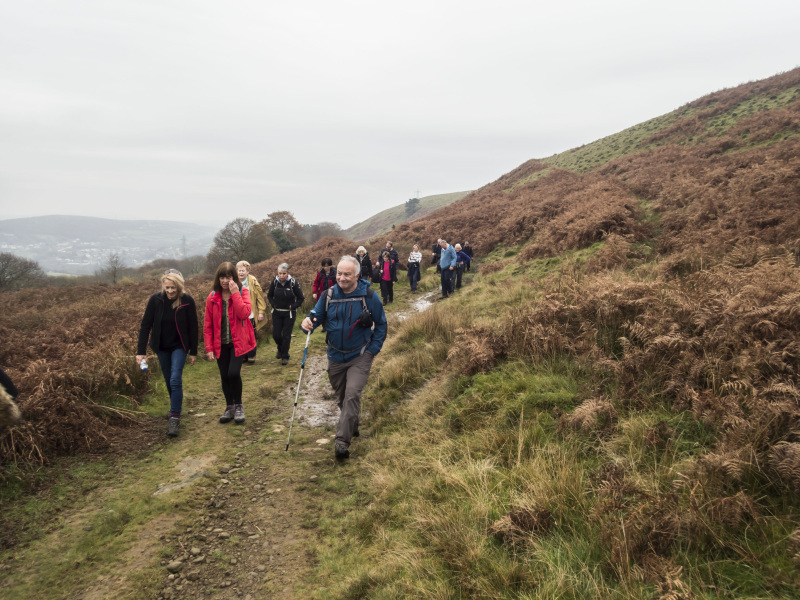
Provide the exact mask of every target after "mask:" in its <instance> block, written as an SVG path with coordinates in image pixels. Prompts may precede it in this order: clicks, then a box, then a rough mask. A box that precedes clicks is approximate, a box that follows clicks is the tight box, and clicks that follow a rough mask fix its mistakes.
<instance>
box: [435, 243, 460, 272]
mask: <svg viewBox="0 0 800 600" xmlns="http://www.w3.org/2000/svg"><path fill="white" fill-rule="evenodd" d="M439 266H440V267H442V269H449V268H450V267H455V266H456V249H455V248H453V244H449V245H448V246H447V248H445V249H444V250H442V257H441V258H440V259H439Z"/></svg>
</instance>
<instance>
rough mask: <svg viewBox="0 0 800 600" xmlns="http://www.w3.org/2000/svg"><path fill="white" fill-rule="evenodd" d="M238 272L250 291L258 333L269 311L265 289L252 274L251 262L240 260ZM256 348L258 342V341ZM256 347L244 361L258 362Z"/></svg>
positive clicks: (251, 313) (251, 318)
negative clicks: (265, 299)
mask: <svg viewBox="0 0 800 600" xmlns="http://www.w3.org/2000/svg"><path fill="white" fill-rule="evenodd" d="M236 273H237V274H238V275H239V282H240V283H241V284H242V287H243V288H247V289H248V291H249V292H250V306H251V308H250V323H252V325H253V333H256V332H257V331H258V330H259V329H261V327H263V325H264V323H266V321H265V320H264V315H265V314H266V312H267V303H266V302H265V301H264V290H262V289H261V284H259V283H258V279H256V278H255V277H254V276H253V275H250V263H249V262H247V261H246V260H240V261H239V262H238V263H236ZM256 348H258V342H257V341H256ZM256 348H253V350H252V351H251V352H250V353H249V354H248V355H247V356H245V357H244V362H246V363H248V364H250V365H252V364H255V362H256Z"/></svg>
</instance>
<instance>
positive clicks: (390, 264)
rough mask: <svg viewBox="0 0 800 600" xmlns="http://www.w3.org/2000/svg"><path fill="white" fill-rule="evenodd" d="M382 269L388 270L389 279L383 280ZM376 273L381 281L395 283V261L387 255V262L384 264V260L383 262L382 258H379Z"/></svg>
mask: <svg viewBox="0 0 800 600" xmlns="http://www.w3.org/2000/svg"><path fill="white" fill-rule="evenodd" d="M384 269H389V273H390V275H391V279H383V270H384ZM378 272H379V273H380V274H381V275H380V278H381V279H382V280H383V281H392V282H395V281H397V261H395V260H394V259H393V258H391V254H390V255H389V262H386V261H385V260H383V258H381V259H380V260H379V261H378Z"/></svg>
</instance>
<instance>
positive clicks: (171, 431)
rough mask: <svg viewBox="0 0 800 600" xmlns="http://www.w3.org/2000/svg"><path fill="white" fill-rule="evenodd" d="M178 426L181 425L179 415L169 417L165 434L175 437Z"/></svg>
mask: <svg viewBox="0 0 800 600" xmlns="http://www.w3.org/2000/svg"><path fill="white" fill-rule="evenodd" d="M180 426H181V420H180V418H179V417H170V418H169V426H168V427H167V435H168V436H169V437H177V436H178V427H180Z"/></svg>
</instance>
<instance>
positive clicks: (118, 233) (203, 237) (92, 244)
mask: <svg viewBox="0 0 800 600" xmlns="http://www.w3.org/2000/svg"><path fill="white" fill-rule="evenodd" d="M217 230H218V229H217V228H216V227H213V226H209V225H196V224H194V223H182V222H178V221H123V220H116V219H99V218H95V217H79V216H72V215H47V216H44V217H28V218H23V219H6V220H2V221H0V252H10V253H12V254H16V255H18V256H24V257H25V258H30V259H33V260H35V261H37V262H38V263H39V265H40V266H41V267H42V269H44V270H45V271H47V272H50V273H65V274H69V275H83V274H91V273H93V272H94V271H95V270H97V269H98V268H100V267H101V265H102V264H103V262H104V261H105V260H106V259H107V258H108V256H109V254H111V253H117V254H119V255H120V257H121V258H122V260H123V262H124V264H125V265H126V266H129V267H136V266H139V265H141V264H143V263H146V262H149V261H151V260H154V259H156V258H181V257H182V256H183V254H184V250H185V252H186V256H192V255H194V254H206V253H207V252H208V249H209V248H210V247H211V243H212V240H213V238H214V235H215V234H216V232H217ZM184 236H185V238H186V247H185V249H184V244H183V238H184Z"/></svg>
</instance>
